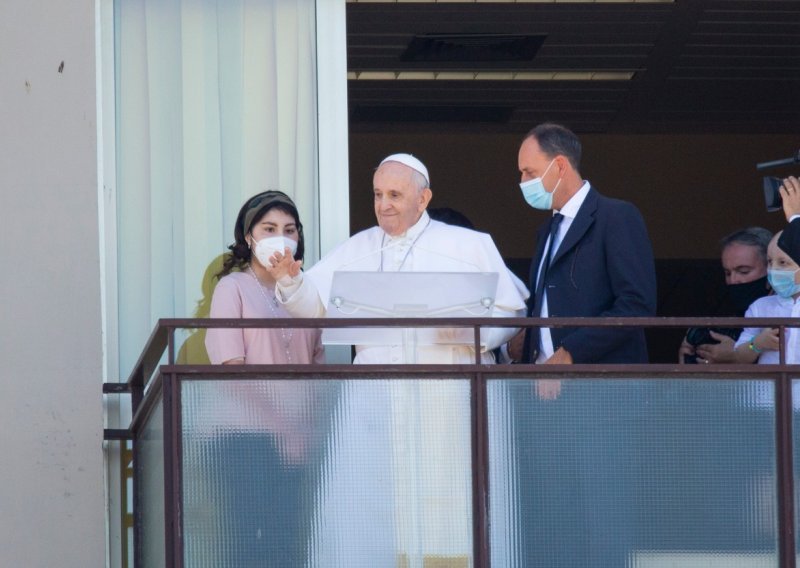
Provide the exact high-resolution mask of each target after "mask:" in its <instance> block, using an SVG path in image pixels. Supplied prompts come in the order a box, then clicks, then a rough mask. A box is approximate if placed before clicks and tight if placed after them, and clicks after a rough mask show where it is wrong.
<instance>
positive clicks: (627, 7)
mask: <svg viewBox="0 0 800 568" xmlns="http://www.w3.org/2000/svg"><path fill="white" fill-rule="evenodd" d="M347 26H348V30H347V40H348V70H349V71H351V72H355V73H354V74H353V76H358V72H372V71H379V72H385V71H388V72H395V73H396V72H400V71H413V70H418V71H427V72H434V71H436V72H438V71H470V72H486V71H492V70H494V71H514V72H516V71H524V72H586V71H602V72H616V71H619V72H627V73H632V79H631V80H627V81H598V80H594V81H577V80H573V81H563V80H555V81H553V80H550V81H531V80H527V81H518V80H498V81H487V80H480V81H478V80H472V81H444V80H430V81H423V80H369V81H367V80H359V79H352V80H349V81H348V92H349V107H350V111H351V117H350V118H351V128H352V129H354V130H365V131H375V130H380V129H402V128H403V127H404V126H403V125H404V123H408V125H409V128H412V129H414V130H425V129H426V128H428V129H432V130H433V129H435V130H437V131H441V130H442V129H449V130H461V129H466V128H469V124H468V123H467V124H459V120H460V119H461V118H464V119H466V120H473V121H474V122H476V123H480V124H481V125H482V127H483V128H490V129H492V130H494V131H509V132H515V133H519V132H525V131H527V129H528V128H529V127H530V126H531V125H532V124H533V123H535V122H538V121H541V120H557V121H562V122H565V123H567V124H568V125H569V126H571V127H572V128H574V129H575V130H578V131H590V132H603V131H609V132H610V131H613V132H697V131H698V130H700V131H707V132H742V133H747V132H753V131H758V132H798V131H800V113H798V111H797V110H796V108H797V101H798V100H800V92H798V77H800V1H785V0H775V1H773V0H713V1H711V0H709V1H703V0H696V1H692V2H689V1H685V0H683V1H682V0H678V1H677V2H675V3H660V4H648V3H644V4H628V3H619V4H617V3H612V4H607V3H601V4H597V3H585V4H582V3H575V4H573V3H546V4H544V3H530V4H511V3H449V2H448V3H444V4H437V3H405V2H403V3H362V2H359V3H348V4H347ZM425 34H544V35H545V36H546V37H545V40H544V42H543V43H542V45H541V47H540V48H539V50H538V51H537V52H536V53H535V55H534V56H533V57H532V58H530V59H528V60H516V61H485V60H479V59H481V58H480V57H478V56H477V55H475V56H471V57H472V59H470V58H466V59H464V60H461V61H403V60H402V59H401V57H402V54H403V53H404V52H405V51H406V49H407V47H408V46H409V44H410V43H411V41H412V40H414V38H415V37H417V36H422V35H425ZM484 39H485V38H480V37H478V38H477V39H475V38H474V36H470V38H469V39H468V41H478V42H480V41H484ZM487 41H488V40H487ZM489 47H491V46H489ZM467 52H468V51H467ZM470 53H475V52H470ZM482 55H485V54H482ZM542 75H544V74H542ZM390 76H394V75H390ZM470 108H472V109H473V110H474V112H472V113H471V112H470V110H469V109H470Z"/></svg>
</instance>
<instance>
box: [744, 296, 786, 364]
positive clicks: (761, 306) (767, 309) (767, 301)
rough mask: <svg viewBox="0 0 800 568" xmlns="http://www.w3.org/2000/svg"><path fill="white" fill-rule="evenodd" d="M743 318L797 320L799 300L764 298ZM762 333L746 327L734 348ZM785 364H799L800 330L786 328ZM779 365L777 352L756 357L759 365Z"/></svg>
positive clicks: (754, 328)
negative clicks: (789, 318) (790, 318)
mask: <svg viewBox="0 0 800 568" xmlns="http://www.w3.org/2000/svg"><path fill="white" fill-rule="evenodd" d="M744 317H746V318H788V317H792V318H799V317H800V300H793V299H792V298H781V297H780V296H777V295H772V296H764V297H763V298H759V299H758V300H756V301H755V302H753V303H752V304H750V307H749V308H747V312H745V314H744ZM762 331H764V329H763V328H760V327H746V328H744V331H742V334H741V335H740V336H739V339H738V340H737V341H736V347H739V346H740V345H744V344H746V343H750V341H751V340H752V339H753V338H755V337H756V336H757V335H758V334H759V333H761V332H762ZM785 352H786V364H787V365H793V364H797V363H798V362H800V330H798V329H796V328H791V327H787V328H786V343H785ZM778 363H780V355H779V353H778V352H777V351H764V352H763V353H761V354H760V355H759V356H758V364H759V365H777V364H778Z"/></svg>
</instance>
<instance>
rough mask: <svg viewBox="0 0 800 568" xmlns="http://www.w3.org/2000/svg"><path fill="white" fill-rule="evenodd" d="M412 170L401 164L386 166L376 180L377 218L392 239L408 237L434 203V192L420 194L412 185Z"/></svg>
mask: <svg viewBox="0 0 800 568" xmlns="http://www.w3.org/2000/svg"><path fill="white" fill-rule="evenodd" d="M412 171H413V170H411V168H409V167H408V166H404V165H403V164H400V163H398V162H386V163H385V164H383V165H382V166H380V167H379V168H378V170H377V171H376V172H375V175H374V176H373V178H372V185H373V192H374V196H375V217H376V218H377V220H378V225H380V227H381V229H383V230H384V231H385V232H386V233H388V234H389V235H391V236H393V237H396V236H398V235H402V234H403V233H405V232H406V231H407V230H408V229H409V228H410V227H412V226H413V225H414V224H415V223H416V222H417V221H419V218H420V216H421V215H422V212H423V211H425V208H426V207H427V206H428V202H429V201H430V200H431V195H432V194H431V190H430V189H428V188H425V189H424V190H422V191H420V190H419V189H418V188H417V187H416V186H415V185H414V183H413V182H412V180H411V174H412Z"/></svg>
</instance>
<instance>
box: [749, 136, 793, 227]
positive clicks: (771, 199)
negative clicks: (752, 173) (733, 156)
mask: <svg viewBox="0 0 800 568" xmlns="http://www.w3.org/2000/svg"><path fill="white" fill-rule="evenodd" d="M793 164H800V150H798V151H797V153H796V154H795V155H794V156H792V157H791V158H786V159H784V160H773V161H771V162H761V163H760V164H756V169H757V170H766V169H769V168H775V167H778V166H791V165H793ZM763 184H764V202H765V204H766V206H767V211H769V212H772V211H780V210H781V209H783V199H781V192H780V187H781V184H783V179H782V178H779V177H775V176H765V177H764V179H763Z"/></svg>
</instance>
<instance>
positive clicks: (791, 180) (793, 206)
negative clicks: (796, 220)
mask: <svg viewBox="0 0 800 568" xmlns="http://www.w3.org/2000/svg"><path fill="white" fill-rule="evenodd" d="M778 191H779V192H780V194H781V199H782V200H783V213H784V215H786V220H787V221H791V219H792V217H793V216H795V215H800V180H798V179H797V178H796V177H794V176H789V177H788V178H786V179H784V180H783V185H781V186H780V187H779V188H778Z"/></svg>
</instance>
